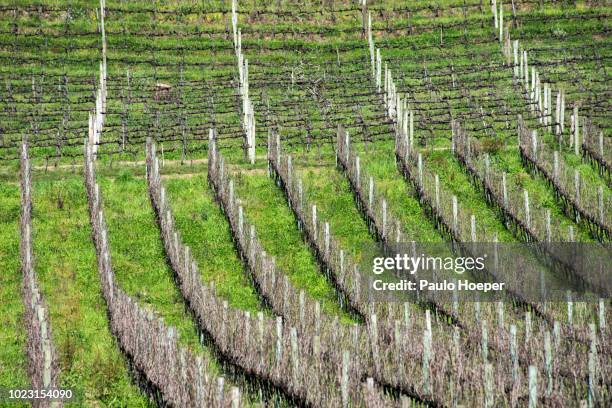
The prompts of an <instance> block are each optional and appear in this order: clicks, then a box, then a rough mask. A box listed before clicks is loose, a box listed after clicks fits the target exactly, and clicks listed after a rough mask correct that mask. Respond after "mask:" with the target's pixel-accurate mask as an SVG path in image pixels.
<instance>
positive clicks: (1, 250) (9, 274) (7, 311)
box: [0, 183, 29, 407]
mask: <svg viewBox="0 0 612 408" xmlns="http://www.w3.org/2000/svg"><path fill="white" fill-rule="evenodd" d="M19 197H20V196H19V186H18V185H17V184H13V183H10V184H9V183H0V270H1V271H2V273H0V327H2V330H0V387H10V388H18V387H25V386H27V385H28V383H29V381H28V374H27V371H26V367H27V358H26V353H25V347H26V332H25V327H24V326H23V322H22V321H21V316H22V314H23V302H22V298H21V271H20V269H19V268H20V265H19V212H20V198H19ZM11 406H12V407H13V406H16V407H17V406H26V405H25V404H23V405H21V404H16V405H11Z"/></svg>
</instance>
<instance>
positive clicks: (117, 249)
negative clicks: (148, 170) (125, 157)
mask: <svg viewBox="0 0 612 408" xmlns="http://www.w3.org/2000/svg"><path fill="white" fill-rule="evenodd" d="M98 182H99V183H100V188H101V189H102V191H101V193H102V196H103V197H104V209H105V215H106V219H107V223H108V230H109V231H108V232H109V242H110V248H111V256H112V260H113V269H114V271H115V275H116V278H117V283H118V285H119V286H121V287H122V288H123V289H124V290H125V291H126V292H127V293H128V294H129V295H130V296H133V297H134V298H135V299H136V300H138V302H140V304H142V305H143V307H146V306H148V307H151V308H152V309H154V310H155V311H156V313H158V314H159V315H160V316H161V317H163V319H164V321H165V322H166V324H168V325H169V326H174V327H175V328H176V329H177V331H178V333H179V335H180V341H181V343H182V344H183V345H185V346H187V347H189V348H190V349H191V350H193V351H195V352H196V353H197V352H200V353H209V350H207V349H205V348H204V347H203V346H202V345H201V344H200V342H199V339H198V335H197V330H196V326H195V323H194V321H193V320H192V319H191V317H190V316H189V314H188V312H187V311H186V310H185V305H184V303H183V299H182V297H181V294H180V293H179V291H178V289H177V287H176V285H175V284H174V281H173V274H172V271H171V269H170V268H169V267H168V265H167V264H166V259H165V255H164V249H163V245H162V242H161V238H160V235H159V230H158V228H157V224H156V221H155V218H154V213H153V209H152V207H151V204H150V202H149V196H148V193H147V187H146V183H145V180H144V179H142V178H134V177H133V176H132V174H131V173H130V172H129V171H127V170H122V171H121V172H120V174H119V176H118V177H117V178H109V177H99V179H98Z"/></svg>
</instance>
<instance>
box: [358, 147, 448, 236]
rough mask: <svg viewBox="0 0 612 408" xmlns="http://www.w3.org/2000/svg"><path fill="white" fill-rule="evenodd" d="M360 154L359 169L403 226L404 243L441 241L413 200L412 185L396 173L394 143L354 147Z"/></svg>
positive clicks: (414, 197) (414, 195)
mask: <svg viewBox="0 0 612 408" xmlns="http://www.w3.org/2000/svg"><path fill="white" fill-rule="evenodd" d="M354 146H355V148H356V149H358V150H359V151H360V156H361V166H362V169H363V172H364V173H368V174H370V176H372V178H373V179H374V188H375V190H376V191H378V192H379V193H382V194H383V195H384V196H385V197H386V199H387V202H388V205H389V209H390V210H391V211H392V212H393V214H395V216H396V217H397V219H398V220H399V221H400V222H401V223H402V226H403V228H404V231H405V232H406V237H405V240H406V241H416V242H443V239H442V236H441V235H440V234H439V232H438V231H437V230H436V228H435V227H434V225H433V224H432V223H431V222H430V221H429V219H428V218H427V215H426V214H425V213H424V211H423V208H422V207H421V205H420V204H419V201H418V199H417V198H416V193H415V191H414V189H413V188H412V186H409V185H408V184H407V183H406V182H404V180H402V178H401V177H400V176H399V174H398V172H397V167H396V166H395V162H394V160H393V157H394V153H393V143H392V142H381V143H378V144H376V146H373V145H371V144H370V145H369V146H368V149H367V150H364V149H365V148H364V145H362V144H354Z"/></svg>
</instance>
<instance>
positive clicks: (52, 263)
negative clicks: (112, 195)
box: [32, 175, 149, 407]
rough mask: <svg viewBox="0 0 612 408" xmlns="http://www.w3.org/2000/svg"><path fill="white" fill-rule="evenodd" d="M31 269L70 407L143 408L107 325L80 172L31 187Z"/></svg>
mask: <svg viewBox="0 0 612 408" xmlns="http://www.w3.org/2000/svg"><path fill="white" fill-rule="evenodd" d="M32 201H33V208H34V212H33V221H32V222H33V232H34V235H33V241H34V257H35V260H36V273H37V275H38V279H39V282H40V283H41V287H42V291H43V294H44V296H45V298H46V300H47V304H48V306H49V316H50V321H51V328H52V330H53V341H54V344H55V346H56V350H57V353H58V360H59V363H60V370H61V378H60V382H59V383H60V385H61V387H63V388H65V389H71V390H73V392H74V393H75V394H77V395H79V398H82V400H81V401H78V402H75V403H74V404H70V405H74V406H82V405H87V406H94V405H95V404H96V403H103V404H104V405H107V406H134V407H136V406H148V405H149V403H148V401H147V400H146V399H145V398H144V397H143V395H142V394H141V393H140V392H139V390H138V388H137V387H136V386H135V385H134V384H133V383H132V382H131V378H130V375H129V373H128V369H127V366H126V362H125V360H124V358H123V356H122V355H121V353H120V351H119V348H118V345H117V343H116V341H115V339H114V338H113V337H112V335H111V333H110V329H109V324H108V319H107V314H106V304H105V302H104V299H103V297H102V293H101V290H100V280H99V277H98V271H97V261H96V254H95V250H94V246H93V242H92V240H91V227H90V225H89V217H88V209H87V195H86V193H85V187H84V185H83V180H82V176H80V175H76V176H67V177H65V178H59V177H58V178H56V179H55V180H54V181H40V182H35V183H34V185H33V198H32Z"/></svg>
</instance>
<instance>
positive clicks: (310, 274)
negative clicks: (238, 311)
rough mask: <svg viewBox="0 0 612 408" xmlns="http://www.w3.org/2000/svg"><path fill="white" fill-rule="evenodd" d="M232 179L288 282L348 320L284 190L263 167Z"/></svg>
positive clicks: (259, 235) (238, 174) (249, 218)
mask: <svg viewBox="0 0 612 408" xmlns="http://www.w3.org/2000/svg"><path fill="white" fill-rule="evenodd" d="M262 170H263V169H262ZM235 183H236V195H237V196H238V197H239V198H240V199H241V200H242V201H241V204H242V206H243V207H244V211H245V218H246V219H247V220H248V221H249V222H251V223H252V224H253V225H254V226H255V231H257V236H258V238H259V240H260V242H261V244H262V246H263V247H264V249H265V250H266V252H267V253H268V254H269V255H271V256H274V257H276V265H277V266H278V267H279V268H280V269H281V270H282V271H284V272H285V273H286V274H287V276H288V277H289V279H290V280H291V283H292V284H293V285H294V286H295V287H296V288H298V289H304V290H305V291H306V293H308V294H309V295H310V296H312V297H313V298H314V299H316V300H318V301H319V302H321V309H322V310H323V311H325V312H326V313H330V314H335V315H339V316H340V317H341V320H342V321H345V322H351V321H352V319H351V317H350V316H349V315H348V313H346V312H344V311H343V310H342V309H341V308H340V306H339V305H338V303H337V302H336V295H335V292H334V290H333V288H332V287H331V286H330V284H329V283H328V282H327V281H326V279H325V277H324V275H323V274H322V273H321V272H320V270H319V266H318V265H317V261H316V259H315V258H314V255H313V253H312V252H311V250H310V249H309V248H308V245H307V244H306V243H305V242H304V241H303V239H302V234H301V232H300V230H299V229H298V227H297V222H296V220H295V217H294V215H293V213H292V212H291V209H290V208H289V206H288V205H287V203H286V201H285V197H284V195H283V192H282V191H281V190H280V189H279V188H278V187H276V186H275V185H274V182H273V181H272V180H271V179H270V178H268V175H267V174H266V173H265V172H264V171H258V170H251V171H248V170H247V171H239V172H237V173H236V176H235Z"/></svg>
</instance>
